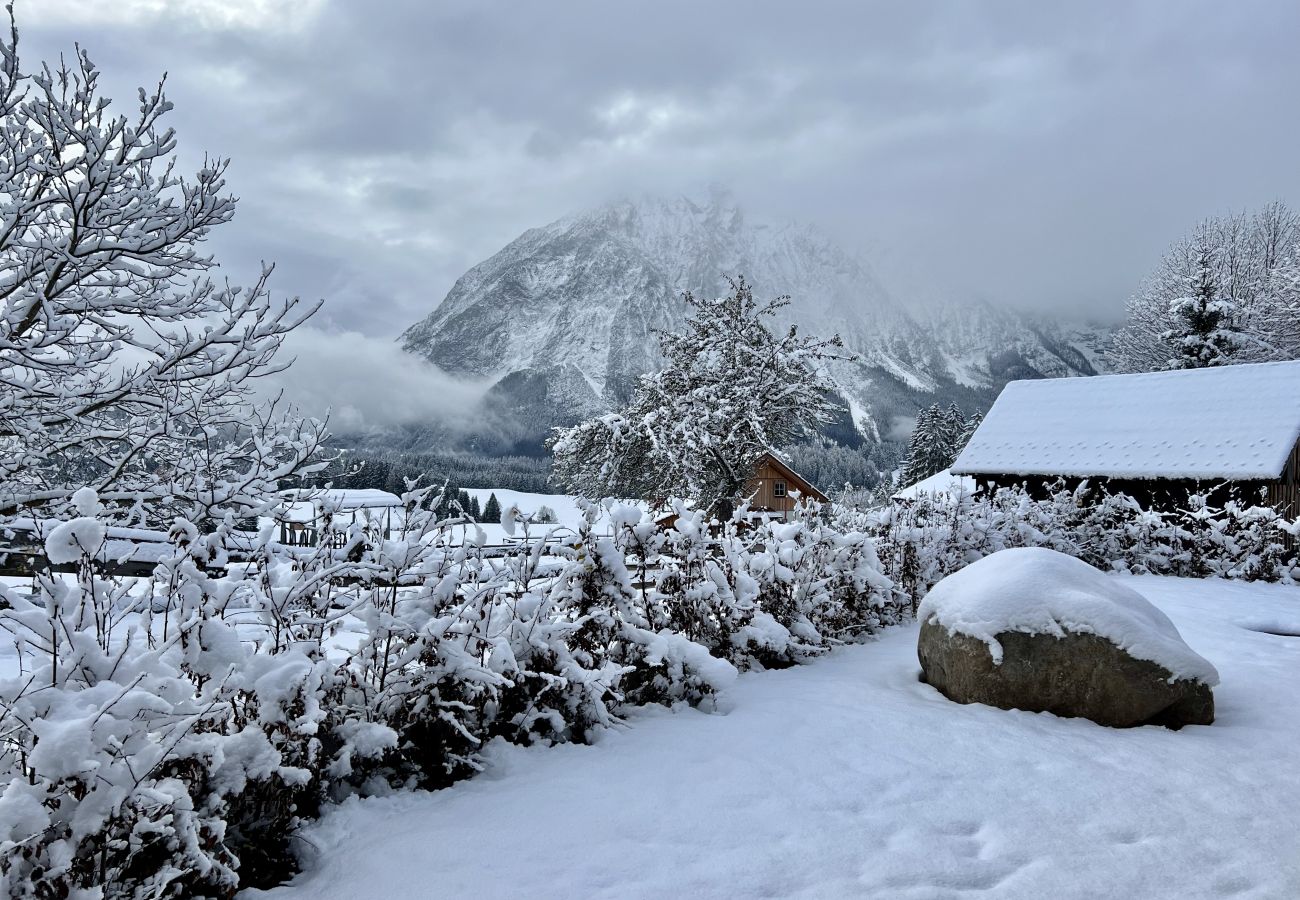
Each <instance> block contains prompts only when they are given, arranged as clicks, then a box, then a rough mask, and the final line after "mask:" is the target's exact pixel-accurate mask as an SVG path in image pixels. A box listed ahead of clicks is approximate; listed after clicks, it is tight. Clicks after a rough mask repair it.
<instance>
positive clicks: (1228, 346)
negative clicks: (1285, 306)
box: [1163, 248, 1243, 369]
mask: <svg viewBox="0 0 1300 900" xmlns="http://www.w3.org/2000/svg"><path fill="white" fill-rule="evenodd" d="M1210 256H1211V254H1210V251H1209V249H1208V248H1202V249H1201V252H1200V260H1199V262H1198V263H1197V268H1196V272H1195V274H1193V275H1192V276H1191V277H1190V278H1189V279H1188V281H1189V284H1188V288H1189V290H1188V292H1187V293H1186V294H1185V295H1183V296H1181V297H1177V298H1175V299H1174V300H1173V301H1172V302H1171V303H1170V304H1169V312H1170V316H1171V318H1172V320H1173V327H1171V328H1170V329H1169V330H1168V331H1166V332H1165V333H1164V335H1163V337H1164V339H1165V341H1167V342H1168V343H1169V344H1170V345H1171V347H1172V349H1173V357H1172V358H1171V359H1170V360H1169V364H1168V366H1167V368H1170V369H1201V368H1205V367H1207V366H1222V365H1228V364H1230V363H1232V362H1234V361H1235V360H1234V358H1235V357H1236V356H1237V354H1238V352H1239V351H1240V350H1241V347H1242V343H1243V342H1242V339H1241V335H1240V333H1239V332H1238V331H1237V330H1236V323H1235V321H1234V318H1235V312H1236V304H1235V303H1233V301H1232V300H1231V299H1230V298H1229V297H1227V296H1226V295H1224V294H1222V293H1221V292H1220V290H1219V287H1218V283H1217V280H1216V278H1215V274H1214V267H1213V266H1212V265H1211V263H1210Z"/></svg>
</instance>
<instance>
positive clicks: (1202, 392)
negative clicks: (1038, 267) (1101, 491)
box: [951, 362, 1300, 480]
mask: <svg viewBox="0 0 1300 900" xmlns="http://www.w3.org/2000/svg"><path fill="white" fill-rule="evenodd" d="M1298 439H1300V362H1279V363H1257V364H1254V365H1243V366H1222V367H1217V368H1208V369H1190V370H1182V371H1174V372H1150V373H1145V374H1139V375H1097V376H1093V377H1089V378H1053V379H1045V380H1039V381H1013V382H1011V383H1009V384H1008V385H1007V386H1006V387H1005V388H1003V389H1002V393H1001V394H1000V395H999V396H998V399H997V401H996V402H995V403H994V404H993V408H992V409H990V410H989V412H988V415H987V416H985V418H984V421H983V422H982V423H981V424H980V426H979V428H978V429H977V430H976V431H975V434H974V436H973V437H972V438H971V440H970V443H969V444H968V445H967V446H966V449H965V450H963V451H962V452H961V455H960V456H958V457H957V461H956V462H955V463H953V466H952V470H951V471H952V473H953V474H955V475H956V474H966V475H976V474H988V475H1065V476H1079V477H1088V476H1106V477H1111V478H1195V479H1224V480H1249V479H1257V478H1258V479H1273V478H1277V477H1278V476H1279V475H1281V474H1282V470H1283V468H1284V467H1285V466H1286V461H1287V457H1288V455H1289V454H1290V453H1291V450H1292V448H1294V447H1295V445H1296V441H1297V440H1298Z"/></svg>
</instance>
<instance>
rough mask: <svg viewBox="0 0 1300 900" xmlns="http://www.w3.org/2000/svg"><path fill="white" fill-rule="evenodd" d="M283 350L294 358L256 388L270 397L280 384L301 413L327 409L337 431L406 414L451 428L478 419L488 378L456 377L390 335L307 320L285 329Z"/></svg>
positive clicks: (321, 414)
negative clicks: (324, 327)
mask: <svg viewBox="0 0 1300 900" xmlns="http://www.w3.org/2000/svg"><path fill="white" fill-rule="evenodd" d="M283 352H284V353H285V354H286V355H287V356H292V357H293V358H294V362H293V365H292V366H290V367H289V368H288V369H287V370H286V371H285V372H284V373H282V374H281V375H279V376H277V378H276V379H275V380H274V381H270V380H268V381H267V383H265V384H263V385H260V387H261V389H262V390H263V391H264V392H265V393H266V395H267V396H268V397H269V396H270V395H271V394H272V393H278V392H279V391H280V390H283V391H284V395H285V396H286V397H287V398H289V399H290V400H291V401H292V402H293V403H294V405H295V406H297V407H298V408H299V409H300V410H301V411H302V412H303V413H305V414H307V415H310V416H315V417H317V418H325V417H326V416H328V417H329V423H330V427H331V428H332V429H333V430H335V431H338V432H344V433H352V432H357V431H363V430H365V429H367V428H375V427H378V426H383V425H395V424H401V423H404V422H430V423H436V424H438V425H440V426H442V427H443V428H445V429H446V430H447V431H449V432H456V431H460V430H464V429H469V428H471V427H473V426H479V425H481V423H480V422H478V421H477V420H476V419H475V417H474V414H475V411H476V410H477V409H479V407H480V405H481V401H482V399H483V394H484V392H485V391H486V390H487V388H488V384H487V383H484V382H482V381H470V380H462V379H457V378H453V377H451V376H449V375H447V374H446V373H444V372H441V371H439V370H438V369H437V368H435V367H434V366H432V365H429V364H428V363H425V362H423V361H421V360H417V359H412V358H410V357H407V356H405V355H404V354H402V353H401V352H400V351H399V350H398V348H397V347H396V346H395V345H394V344H393V342H392V341H391V340H389V339H386V338H376V337H370V336H367V335H364V334H360V333H359V332H355V331H333V332H331V331H323V330H321V329H319V328H317V327H315V326H314V325H311V324H308V325H306V326H303V327H301V328H299V329H298V330H296V331H295V332H294V333H293V334H291V335H290V336H289V338H288V339H287V340H286V341H285V346H284V349H283Z"/></svg>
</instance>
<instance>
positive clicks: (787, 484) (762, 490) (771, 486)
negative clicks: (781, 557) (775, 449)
mask: <svg viewBox="0 0 1300 900" xmlns="http://www.w3.org/2000/svg"><path fill="white" fill-rule="evenodd" d="M745 498H749V511H750V513H751V514H752V515H756V516H758V517H761V518H768V519H780V520H782V521H785V520H787V519H789V518H790V514H791V513H792V512H794V507H795V504H796V503H797V502H799V501H800V500H815V501H816V502H818V503H830V502H831V500H830V498H829V497H827V496H826V495H825V494H823V493H822V492H821V491H819V490H818V489H817V486H816V485H814V484H813V483H812V482H811V481H809V480H808V479H807V478H804V477H803V476H802V475H800V474H799V473H798V472H796V471H795V470H794V469H792V468H790V467H789V466H788V465H786V464H785V463H784V462H782V461H781V460H779V459H777V458H776V456H775V455H773V454H771V453H765V454H763V456H762V457H761V458H760V459H759V461H758V463H757V464H756V465H755V466H754V474H753V476H751V478H750V480H749V482H748V483H747V484H746V485H745V490H744V491H743V492H742V493H741V496H740V498H739V499H742V500H743V499H745Z"/></svg>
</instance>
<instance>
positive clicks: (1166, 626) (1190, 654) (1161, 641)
mask: <svg viewBox="0 0 1300 900" xmlns="http://www.w3.org/2000/svg"><path fill="white" fill-rule="evenodd" d="M917 618H918V619H919V620H920V621H922V622H930V621H933V622H936V623H937V624H939V625H942V626H943V627H945V628H947V629H948V631H949V632H950V633H952V632H956V633H960V634H965V635H968V636H970V637H973V638H977V639H979V640H982V641H984V643H986V644H988V646H989V651H990V653H992V655H993V661H994V662H997V663H1000V662H1001V661H1002V645H1001V644H1000V643H999V642H998V640H997V635H999V634H1001V633H1003V632H1007V631H1018V632H1025V633H1028V634H1050V635H1055V636H1056V637H1064V636H1065V634H1066V633H1067V632H1074V633H1083V634H1095V635H1097V636H1098V637H1103V638H1106V639H1107V640H1109V641H1110V642H1111V643H1113V644H1115V646H1117V647H1119V648H1120V649H1121V650H1124V651H1125V652H1126V653H1128V654H1129V655H1130V656H1132V657H1134V658H1136V659H1143V660H1148V661H1150V662H1154V663H1156V664H1157V665H1160V666H1163V667H1164V668H1165V669H1168V670H1169V672H1170V673H1172V675H1173V677H1174V679H1175V680H1179V681H1181V680H1183V679H1195V680H1197V681H1200V682H1202V683H1203V684H1207V685H1209V686H1211V687H1213V686H1214V685H1216V684H1218V683H1219V673H1218V672H1217V671H1216V670H1215V668H1214V666H1212V665H1211V664H1210V663H1209V662H1208V661H1206V660H1205V659H1203V658H1202V657H1201V656H1199V655H1198V654H1197V653H1196V652H1195V651H1193V650H1192V649H1191V648H1190V647H1188V646H1187V644H1186V643H1184V642H1183V639H1182V636H1181V635H1179V633H1178V629H1177V628H1175V627H1174V623H1173V622H1171V621H1170V620H1169V617H1168V616H1166V615H1165V614H1164V613H1162V612H1161V611H1160V610H1158V609H1156V608H1155V607H1154V606H1152V605H1151V604H1150V603H1149V602H1148V601H1147V599H1146V598H1145V597H1143V596H1142V595H1141V594H1139V593H1138V592H1137V591H1134V590H1133V589H1131V588H1128V587H1125V586H1124V585H1122V584H1120V583H1119V582H1118V581H1117V580H1116V579H1115V578H1111V577H1109V576H1107V575H1105V574H1104V573H1102V572H1101V571H1099V570H1097V569H1094V568H1093V567H1092V566H1090V565H1088V564H1087V563H1085V562H1082V561H1080V560H1077V559H1075V558H1074V557H1072V556H1066V555H1065V554H1064V553H1058V552H1057V551H1055V550H1048V549H1046V548H1043V547H1020V548H1015V549H1011V550H1001V551H999V552H997V553H994V554H992V555H991V556H986V557H984V558H983V559H981V560H979V561H978V562H975V563H972V564H971V565H969V566H967V567H966V568H964V569H962V570H961V571H960V572H955V573H954V574H952V575H949V576H948V577H947V578H945V579H943V581H941V582H939V583H938V584H937V585H935V587H934V589H933V590H931V591H930V593H929V594H927V595H926V597H925V599H924V600H923V601H922V602H921V606H920V608H919V609H918V610H917Z"/></svg>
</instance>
